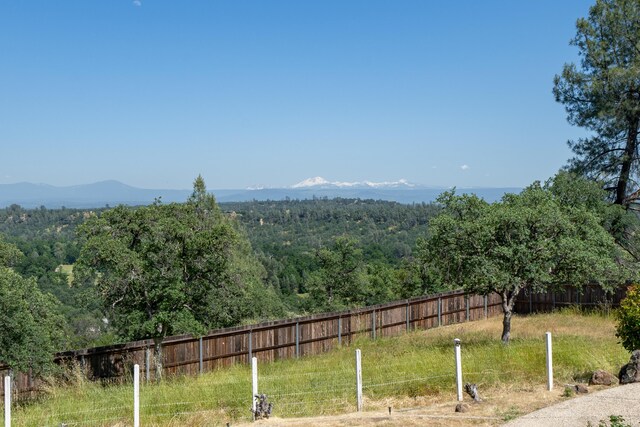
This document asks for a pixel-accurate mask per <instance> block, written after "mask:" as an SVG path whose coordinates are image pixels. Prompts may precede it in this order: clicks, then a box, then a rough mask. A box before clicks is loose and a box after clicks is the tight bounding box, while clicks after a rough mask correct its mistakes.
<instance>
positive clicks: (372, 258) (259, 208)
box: [221, 198, 438, 294]
mask: <svg viewBox="0 0 640 427" xmlns="http://www.w3.org/2000/svg"><path fill="white" fill-rule="evenodd" d="M221 207H222V209H224V210H225V211H226V212H228V213H229V214H230V215H232V216H235V217H237V218H238V220H239V221H240V222H241V223H242V224H243V225H244V226H245V228H246V229H247V232H248V235H249V239H250V240H251V243H252V245H253V248H254V250H255V251H256V252H257V253H258V255H259V256H260V258H261V259H262V262H263V264H265V266H266V267H267V269H268V271H269V278H270V280H272V281H273V282H274V283H275V284H276V285H277V287H278V288H279V289H281V291H282V292H283V293H285V294H294V293H305V292H306V291H307V289H306V283H305V282H306V280H305V279H306V276H307V275H308V273H309V272H310V271H312V270H314V267H315V264H316V261H317V257H316V255H317V251H318V250H319V249H320V248H327V247H331V246H332V245H333V243H334V241H335V239H336V238H338V237H349V238H350V239H352V240H353V243H354V245H355V246H356V247H357V248H358V249H359V250H360V251H361V254H360V256H361V260H362V262H364V263H367V264H369V265H372V264H376V265H382V266H384V267H388V268H391V267H394V268H395V267H399V266H401V265H402V263H403V262H406V261H407V260H409V259H410V258H411V256H412V252H413V248H414V247H415V244H416V240H417V238H418V237H419V236H420V235H423V234H424V233H425V231H426V227H427V223H428V222H429V219H430V218H431V217H433V216H434V215H435V214H436V213H437V212H438V208H437V206H436V205H435V204H424V203H421V204H412V205H404V204H400V203H396V202H387V201H380V200H377V201H376V200H360V199H340V198H338V199H314V200H284V201H267V202H262V201H253V202H245V203H224V204H221Z"/></svg>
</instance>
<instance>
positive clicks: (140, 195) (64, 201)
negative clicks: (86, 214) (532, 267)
mask: <svg viewBox="0 0 640 427" xmlns="http://www.w3.org/2000/svg"><path fill="white" fill-rule="evenodd" d="M305 182H306V184H305V185H302V184H303V183H305ZM338 184H341V185H338ZM445 190H446V188H429V187H424V186H418V185H415V184H409V183H408V182H406V181H405V180H400V181H397V182H393V183H372V182H368V181H364V182H361V183H331V182H329V181H326V180H324V179H323V178H319V177H318V178H312V179H310V180H305V181H302V182H301V183H298V184H296V185H294V186H292V187H289V188H257V189H246V190H212V191H211V193H213V194H214V195H215V197H216V199H217V200H218V202H221V203H224V202H245V201H251V200H284V199H287V198H289V199H313V198H329V199H332V198H336V197H342V198H357V199H374V200H388V201H395V202H399V203H430V202H433V201H435V199H436V198H437V197H438V195H440V194H441V193H442V192H443V191H445ZM521 190H522V189H521V188H513V187H508V188H507V187H504V188H458V189H457V190H456V191H457V192H458V193H475V194H477V195H478V196H479V197H482V198H484V199H485V200H487V201H489V202H493V201H495V200H499V199H500V198H501V197H502V196H503V195H504V194H505V193H519V192H520V191H521ZM190 194H191V190H162V189H157V190H154V189H143V188H136V187H132V186H129V185H126V184H123V183H122V182H119V181H115V180H110V181H101V182H96V183H93V184H85V185H73V186H68V187H56V186H53V185H48V184H32V183H28V182H21V183H17V184H0V208H4V207H7V206H10V205H12V204H16V205H20V206H22V207H24V208H37V207H40V206H44V207H46V208H60V207H62V206H65V207H68V208H100V207H105V206H107V205H109V206H116V205H119V204H124V205H129V206H137V205H148V204H150V203H153V201H154V200H155V199H157V198H160V200H161V201H162V202H164V203H171V202H184V201H186V200H187V198H188V197H189V195H190Z"/></svg>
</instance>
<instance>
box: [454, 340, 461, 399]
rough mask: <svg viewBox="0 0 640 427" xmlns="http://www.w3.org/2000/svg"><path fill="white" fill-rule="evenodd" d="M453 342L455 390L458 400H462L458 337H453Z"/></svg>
mask: <svg viewBox="0 0 640 427" xmlns="http://www.w3.org/2000/svg"><path fill="white" fill-rule="evenodd" d="M453 344H454V353H455V359H456V392H457V394H458V402H462V360H461V355H460V339H459V338H456V339H454V340H453Z"/></svg>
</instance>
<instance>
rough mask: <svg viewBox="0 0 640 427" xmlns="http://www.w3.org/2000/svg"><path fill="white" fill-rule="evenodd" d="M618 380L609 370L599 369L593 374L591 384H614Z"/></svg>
mask: <svg viewBox="0 0 640 427" xmlns="http://www.w3.org/2000/svg"><path fill="white" fill-rule="evenodd" d="M617 381H618V380H617V379H616V377H614V376H613V374H611V373H609V372H607V371H602V370H598V371H595V372H594V373H593V375H591V379H590V380H589V385H613V384H615V383H616V382H617Z"/></svg>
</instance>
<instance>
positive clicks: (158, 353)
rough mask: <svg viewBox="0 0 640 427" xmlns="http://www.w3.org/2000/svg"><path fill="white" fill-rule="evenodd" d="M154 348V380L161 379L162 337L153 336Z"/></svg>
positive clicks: (158, 380)
mask: <svg viewBox="0 0 640 427" xmlns="http://www.w3.org/2000/svg"><path fill="white" fill-rule="evenodd" d="M153 344H154V350H155V357H154V361H155V365H156V382H158V383H159V382H160V381H162V337H154V338H153Z"/></svg>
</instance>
